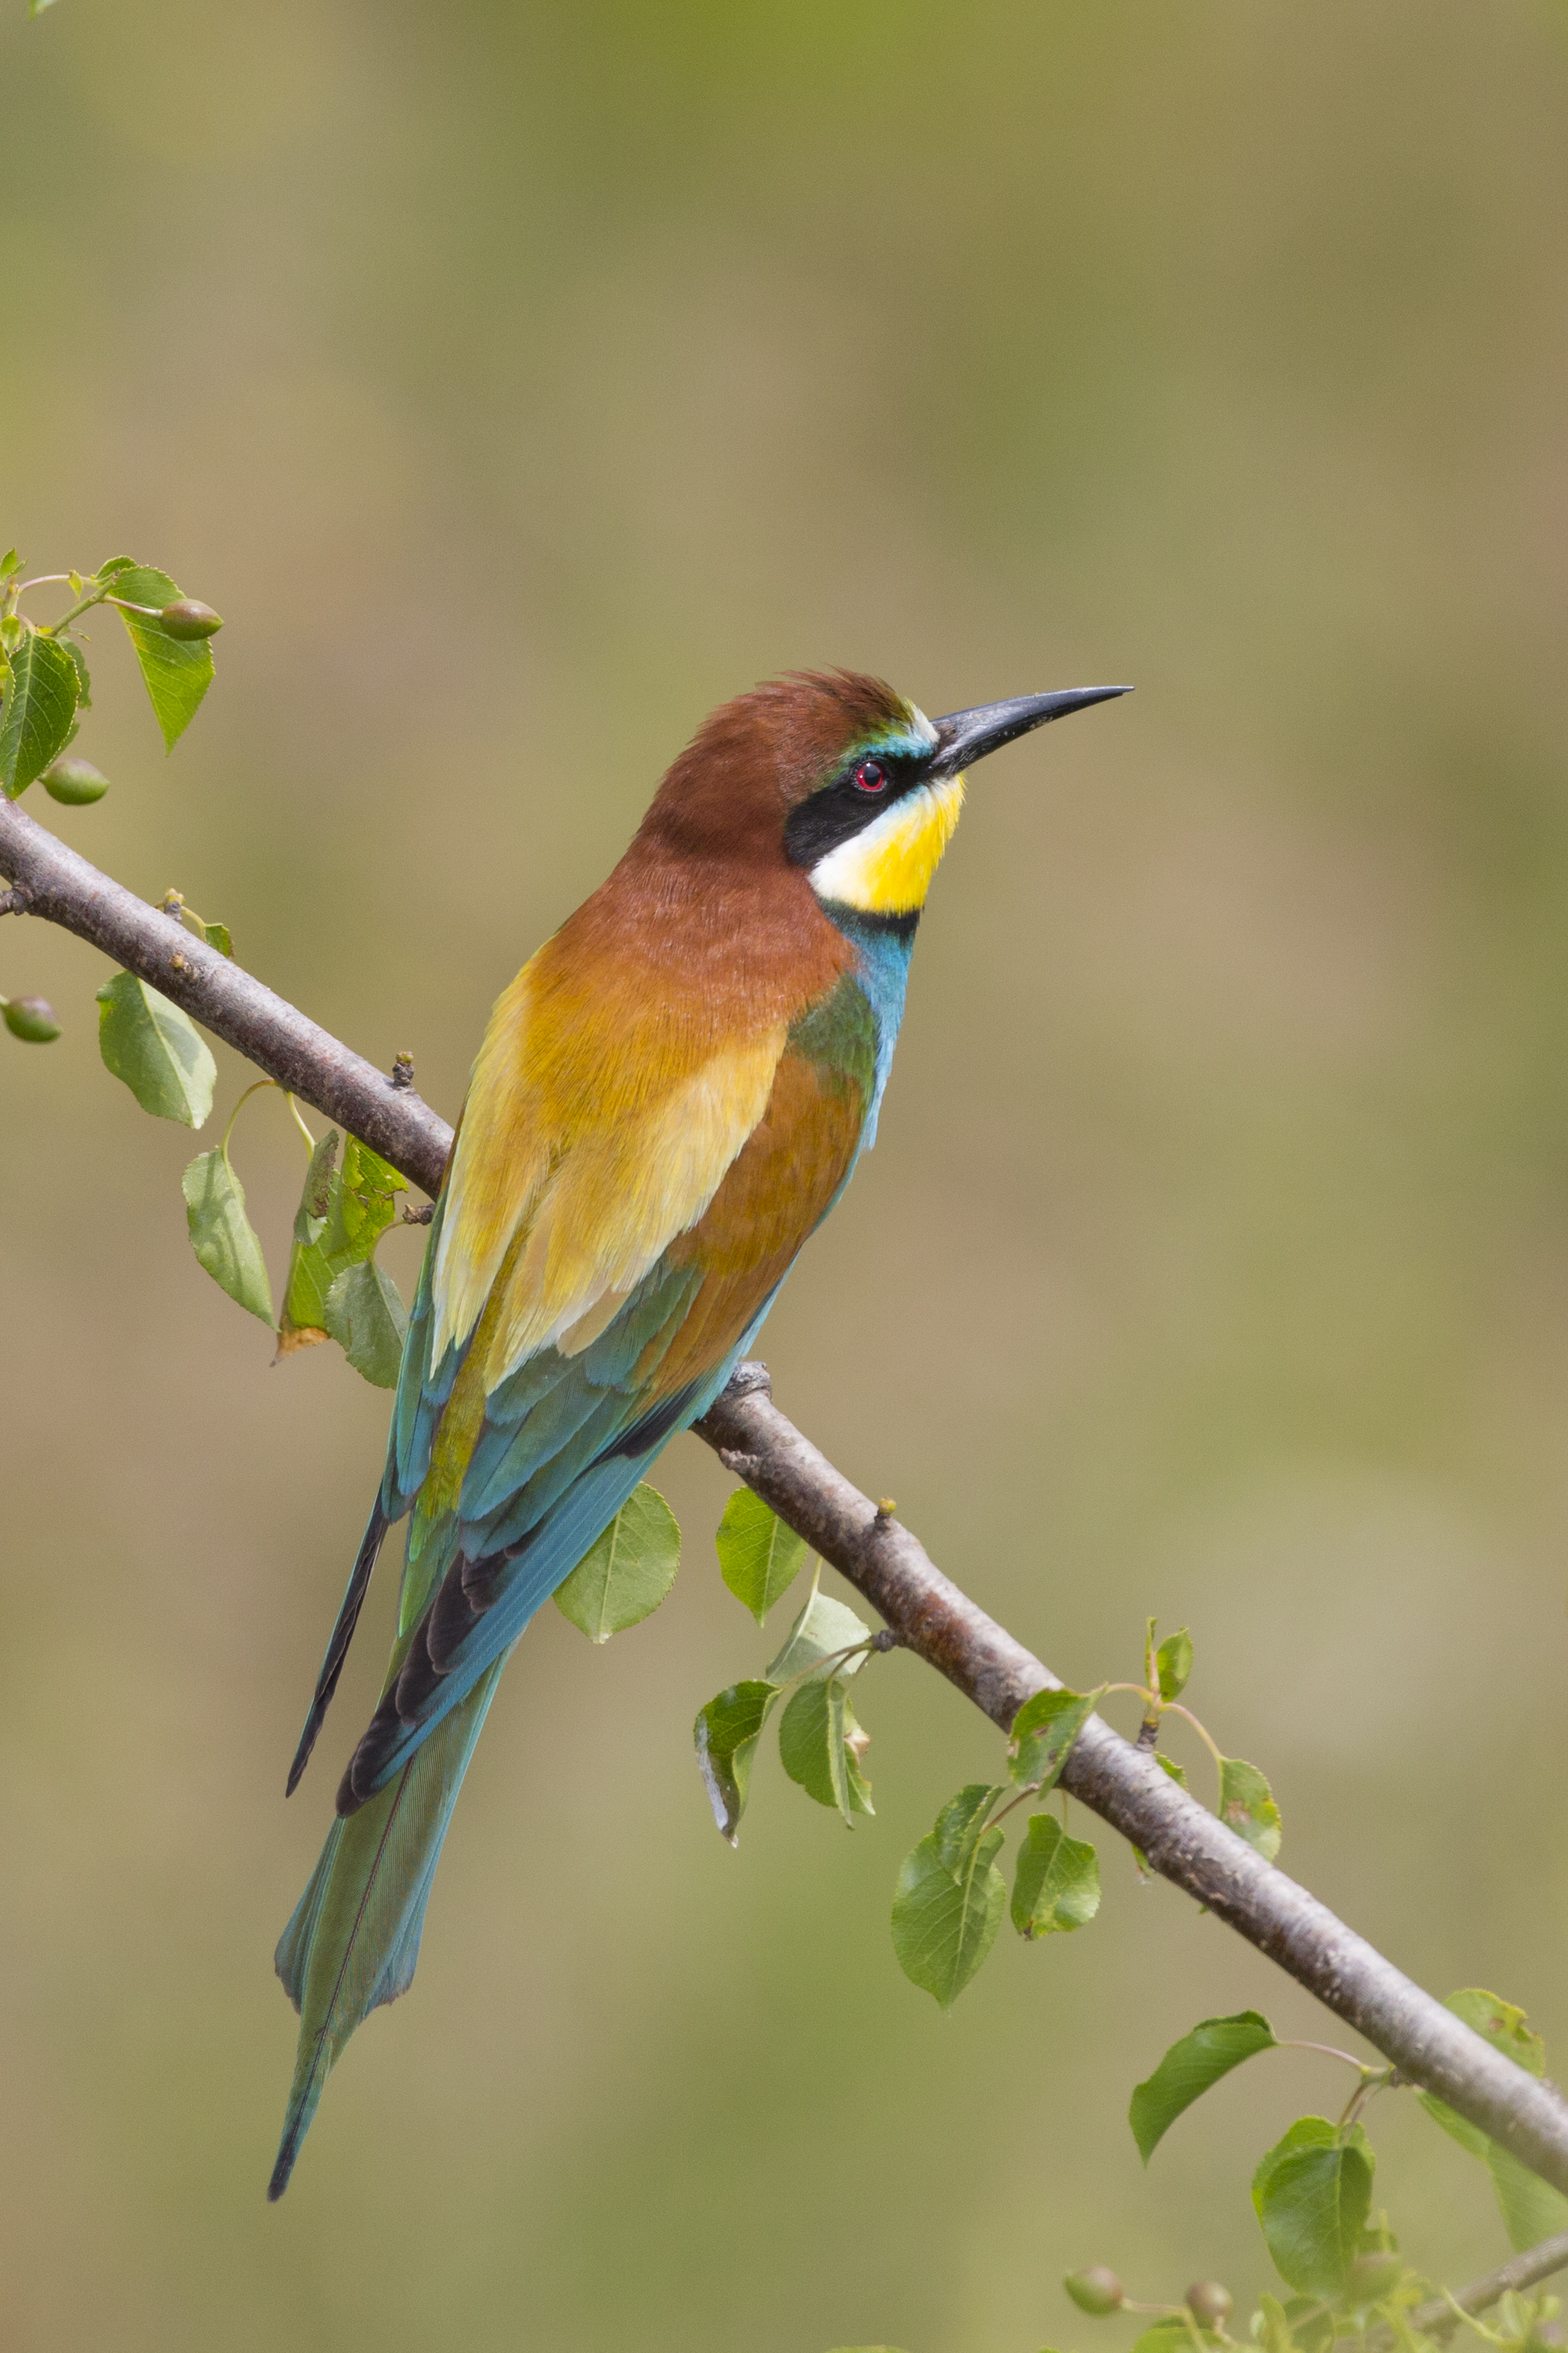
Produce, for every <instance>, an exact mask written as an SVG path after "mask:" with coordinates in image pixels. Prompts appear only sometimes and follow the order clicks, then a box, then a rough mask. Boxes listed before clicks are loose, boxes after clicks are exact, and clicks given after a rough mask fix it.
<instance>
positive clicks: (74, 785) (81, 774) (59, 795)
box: [44, 760, 109, 808]
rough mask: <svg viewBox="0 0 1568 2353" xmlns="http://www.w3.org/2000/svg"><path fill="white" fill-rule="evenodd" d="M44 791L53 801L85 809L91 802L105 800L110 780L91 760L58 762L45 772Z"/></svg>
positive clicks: (69, 806)
mask: <svg viewBox="0 0 1568 2353" xmlns="http://www.w3.org/2000/svg"><path fill="white" fill-rule="evenodd" d="M44 790H45V792H47V795H48V797H49V798H50V799H51V800H52V801H63V802H64V803H65V805H66V807H68V808H85V807H87V806H88V803H89V801H100V800H101V799H102V798H103V796H104V794H105V793H106V792H107V791H108V790H109V778H108V777H107V776H105V775H104V774H103V771H102V770H101V769H100V768H95V767H94V766H93V765H92V762H91V761H90V760H57V761H56V762H55V763H54V765H53V766H52V767H48V768H46V769H45V770H44Z"/></svg>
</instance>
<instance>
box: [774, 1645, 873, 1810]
mask: <svg viewBox="0 0 1568 2353" xmlns="http://www.w3.org/2000/svg"><path fill="white" fill-rule="evenodd" d="M859 1730H860V1727H859V1725H858V1724H857V1723H856V1721H855V1711H854V1709H853V1708H852V1707H851V1706H850V1704H849V1695H848V1694H847V1692H846V1690H845V1688H844V1685H843V1684H842V1683H840V1681H839V1680H838V1677H837V1675H833V1676H830V1677H829V1678H828V1680H827V1681H826V1683H825V1682H823V1681H821V1680H820V1678H814V1679H813V1680H812V1681H811V1682H810V1683H802V1684H801V1686H800V1688H799V1690H798V1691H796V1692H795V1694H794V1695H793V1696H792V1698H791V1700H790V1702H789V1704H788V1706H787V1707H786V1708H785V1709H784V1715H783V1716H782V1717H781V1719H780V1722H779V1757H780V1758H781V1760H782V1762H783V1765H784V1771H785V1772H786V1773H787V1774H788V1775H789V1778H790V1779H791V1780H792V1781H794V1782H795V1783H797V1784H798V1786H799V1787H800V1788H803V1789H804V1790H805V1794H806V1796H807V1797H808V1798H815V1799H816V1802H817V1804H818V1805H819V1806H836V1807H837V1809H838V1811H839V1812H840V1813H841V1814H842V1815H843V1817H844V1820H845V1821H846V1823H847V1824H848V1826H849V1828H850V1829H851V1830H853V1828H854V1826H855V1825H854V1819H853V1818H854V1816H855V1815H856V1814H874V1813H875V1812H876V1808H875V1806H873V1805H872V1803H871V1792H870V1789H869V1788H868V1785H867V1783H866V1782H865V1781H864V1780H863V1779H862V1778H861V1774H860V1767H859V1764H858V1760H857V1757H856V1754H855V1750H854V1748H852V1747H849V1746H847V1745H846V1744H847V1743H848V1742H850V1741H854V1740H855V1739H856V1736H857V1735H858V1733H859Z"/></svg>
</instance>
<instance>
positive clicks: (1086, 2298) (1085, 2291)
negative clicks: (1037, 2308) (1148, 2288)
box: [1062, 2263, 1127, 2320]
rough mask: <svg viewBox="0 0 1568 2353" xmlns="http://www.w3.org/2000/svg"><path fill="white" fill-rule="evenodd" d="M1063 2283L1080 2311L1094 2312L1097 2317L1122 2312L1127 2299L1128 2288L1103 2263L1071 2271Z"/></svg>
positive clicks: (1101, 2317)
mask: <svg viewBox="0 0 1568 2353" xmlns="http://www.w3.org/2000/svg"><path fill="white" fill-rule="evenodd" d="M1062 2285H1063V2287H1065V2288H1066V2290H1067V2292H1068V2295H1070V2296H1071V2298H1072V2300H1073V2302H1074V2303H1075V2304H1076V2305H1077V2306H1078V2308H1079V2311H1080V2312H1090V2313H1093V2314H1094V2316H1095V2317H1096V2318H1097V2319H1101V2320H1102V2319H1103V2318H1104V2317H1105V2315H1106V2314H1107V2313H1108V2312H1120V2311H1121V2307H1122V2306H1123V2305H1124V2304H1125V2303H1126V2301H1127V2290H1126V2289H1125V2288H1124V2287H1123V2286H1122V2284H1121V2281H1120V2280H1119V2279H1118V2278H1117V2276H1116V2274H1115V2273H1114V2272H1108V2271H1107V2270H1106V2268H1105V2265H1104V2264H1103V2263H1091V2264H1090V2265H1089V2269H1088V2271H1086V2272H1069V2273H1068V2275H1067V2277H1066V2279H1065V2280H1063V2282H1062Z"/></svg>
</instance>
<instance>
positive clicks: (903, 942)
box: [822, 901, 915, 1189]
mask: <svg viewBox="0 0 1568 2353" xmlns="http://www.w3.org/2000/svg"><path fill="white" fill-rule="evenodd" d="M822 912H823V913H824V914H825V915H828V916H830V917H831V918H832V920H833V922H834V923H837V926H838V929H839V930H840V931H841V932H842V933H843V934H844V936H845V938H846V939H847V940H848V941H850V942H851V943H852V944H853V945H854V946H855V948H856V949H857V950H858V954H859V958H860V969H859V981H860V986H861V987H862V988H863V989H864V990H865V992H866V999H867V1002H868V1004H869V1006H870V1008H871V1013H872V1017H873V1018H874V1020H875V1022H876V1025H877V1067H876V1072H875V1075H874V1077H873V1079H872V1083H871V1098H870V1101H869V1103H868V1104H867V1106H866V1124H865V1128H864V1130H863V1131H862V1133H861V1137H860V1151H861V1152H869V1151H870V1149H871V1146H872V1145H874V1144H875V1143H876V1141H877V1115H878V1113H879V1112H880V1110H881V1108H882V1095H883V1092H884V1090H885V1089H886V1087H887V1083H888V1073H889V1071H890V1070H891V1069H892V1067H893V1049H894V1047H895V1046H896V1045H897V1044H898V1042H899V1025H900V1022H901V1021H902V1019H903V1018H904V992H905V990H906V989H907V987H909V980H910V955H912V953H913V951H914V944H915V931H914V924H913V923H912V922H911V923H908V924H905V923H889V922H888V921H887V919H886V917H881V918H879V917H878V916H875V915H863V914H861V913H859V912H858V909H856V908H854V907H837V906H833V905H831V904H829V903H828V902H826V901H825V902H823V909H822ZM856 1156H857V1158H858V1156H859V1155H858V1154H857V1155H856ZM840 1189H842V1187H841V1188H840Z"/></svg>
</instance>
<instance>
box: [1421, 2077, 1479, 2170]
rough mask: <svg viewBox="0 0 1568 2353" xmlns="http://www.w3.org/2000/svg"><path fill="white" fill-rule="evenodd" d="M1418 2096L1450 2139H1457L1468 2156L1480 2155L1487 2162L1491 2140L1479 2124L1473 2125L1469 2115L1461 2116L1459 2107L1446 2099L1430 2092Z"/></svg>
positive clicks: (1428, 2112) (1429, 2114) (1427, 2111)
mask: <svg viewBox="0 0 1568 2353" xmlns="http://www.w3.org/2000/svg"><path fill="white" fill-rule="evenodd" d="M1416 2097H1417V2099H1418V2100H1419V2101H1420V2103H1421V2105H1422V2106H1423V2107H1424V2108H1425V2109H1426V2113H1427V2115H1428V2116H1430V2117H1431V2119H1432V2121H1433V2123H1434V2124H1436V2125H1441V2126H1442V2127H1443V2130H1444V2131H1445V2132H1446V2133H1447V2135H1448V2137H1449V2139H1450V2140H1457V2141H1458V2144H1459V2147H1461V2148H1462V2149H1463V2150H1464V2151H1465V2153H1466V2155H1467V2156H1468V2157H1479V2158H1480V2159H1481V2161H1482V2163H1483V2164H1484V2163H1485V2162H1486V2155H1487V2151H1488V2150H1489V2148H1490V2147H1491V2140H1490V2137H1489V2135H1488V2134H1486V2133H1484V2132H1483V2131H1482V2130H1481V2128H1480V2126H1479V2125H1473V2124H1472V2123H1471V2122H1470V2120H1469V2118H1468V2116H1460V2114H1459V2112H1458V2109H1457V2108H1451V2107H1449V2105H1447V2101H1446V2100H1439V2099H1435V2098H1434V2097H1433V2095H1432V2094H1431V2093H1430V2092H1418V2093H1417V2094H1416Z"/></svg>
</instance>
